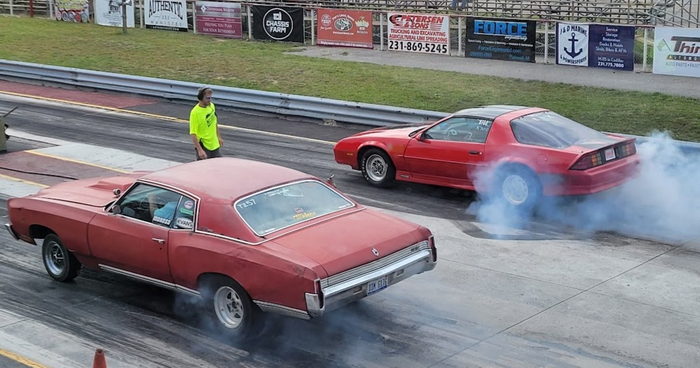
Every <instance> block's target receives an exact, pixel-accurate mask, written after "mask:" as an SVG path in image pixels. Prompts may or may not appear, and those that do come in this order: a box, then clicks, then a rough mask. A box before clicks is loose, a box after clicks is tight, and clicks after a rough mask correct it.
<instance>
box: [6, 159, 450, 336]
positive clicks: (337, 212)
mask: <svg viewBox="0 0 700 368" xmlns="http://www.w3.org/2000/svg"><path fill="white" fill-rule="evenodd" d="M8 211H9V218H10V222H11V223H10V224H7V225H6V227H7V229H8V230H9V231H10V233H11V234H12V235H13V236H14V237H15V238H17V239H21V240H23V241H25V242H28V243H31V244H34V242H35V239H43V245H42V258H43V262H44V266H45V267H46V270H47V271H48V274H49V275H50V276H51V277H52V278H54V279H56V280H58V281H69V280H71V279H73V278H75V277H76V276H77V275H78V272H79V270H80V268H81V265H82V266H85V267H88V268H91V269H99V270H103V271H108V272H114V273H118V274H121V275H125V276H128V277H132V278H135V279H138V280H141V281H144V282H148V283H152V284H155V285H158V286H161V287H165V288H169V289H173V290H177V291H180V292H185V293H189V294H191V295H196V296H200V297H202V299H203V300H204V302H205V303H203V304H204V306H205V308H206V309H205V310H204V311H205V313H207V314H208V315H210V317H211V318H212V319H213V320H214V321H215V322H217V323H216V325H217V326H219V327H220V329H221V330H223V331H225V332H228V333H229V334H230V335H231V336H232V337H238V338H240V337H246V336H248V335H250V334H251V333H253V332H255V331H256V329H258V325H257V321H259V320H260V319H261V318H260V317H261V316H260V313H259V312H260V311H265V312H276V313H281V314H285V315H290V316H294V317H300V318H311V317H317V316H320V315H322V314H323V313H324V312H326V311H329V310H332V309H335V308H337V307H339V306H342V305H344V304H347V303H350V302H352V301H355V300H358V299H360V298H363V297H365V296H367V295H370V294H373V293H376V292H378V291H380V290H382V289H384V288H386V287H388V286H391V285H393V284H395V283H397V282H399V281H401V280H404V279H406V278H408V277H410V276H412V275H415V274H418V273H421V272H424V271H428V270H431V269H433V268H434V267H435V262H436V260H437V258H436V257H437V255H436V251H435V245H434V243H433V237H432V235H431V233H430V231H429V230H428V229H426V228H425V227H422V226H419V225H416V224H412V223H409V222H406V221H403V220H400V219H398V218H395V217H392V216H389V215H387V214H384V213H381V212H378V211H374V210H371V209H368V208H365V207H363V206H361V205H359V204H357V203H355V202H354V201H352V200H351V199H349V198H348V197H346V196H344V195H343V194H342V193H340V192H338V191H337V190H336V189H335V188H334V187H333V186H332V185H329V184H327V183H325V182H323V181H321V180H319V179H317V178H315V177H312V176H309V175H307V174H304V173H301V172H299V171H295V170H291V169H287V168H283V167H280V166H275V165H270V164H265V163H260V162H254V161H248V160H240V159H234V158H217V159H211V160H204V161H198V162H192V163H188V164H182V165H179V166H175V167H172V168H169V169H165V170H162V171H157V172H152V173H134V174H131V175H125V176H119V177H111V178H95V179H85V180H78V181H73V182H66V183H63V184H59V185H55V186H53V187H50V188H47V189H44V190H41V191H40V192H39V193H37V194H35V195H30V196H28V197H23V198H13V199H10V200H9V201H8Z"/></svg>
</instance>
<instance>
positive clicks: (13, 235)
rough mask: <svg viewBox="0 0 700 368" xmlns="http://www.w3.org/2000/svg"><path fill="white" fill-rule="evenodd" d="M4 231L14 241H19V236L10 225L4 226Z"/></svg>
mask: <svg viewBox="0 0 700 368" xmlns="http://www.w3.org/2000/svg"><path fill="white" fill-rule="evenodd" d="M5 229H7V231H8V232H9V233H10V235H12V237H13V238H15V240H20V239H19V235H17V233H16V232H15V229H13V228H12V224H5Z"/></svg>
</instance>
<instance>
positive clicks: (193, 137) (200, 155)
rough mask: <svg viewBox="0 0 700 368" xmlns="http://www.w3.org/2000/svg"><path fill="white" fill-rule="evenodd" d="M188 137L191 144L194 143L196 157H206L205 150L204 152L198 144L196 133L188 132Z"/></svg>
mask: <svg viewBox="0 0 700 368" xmlns="http://www.w3.org/2000/svg"><path fill="white" fill-rule="evenodd" d="M190 137H192V144H193V145H194V149H195V151H197V157H199V158H201V159H205V158H207V154H206V152H204V149H203V148H202V145H201V144H199V138H197V135H196V134H190Z"/></svg>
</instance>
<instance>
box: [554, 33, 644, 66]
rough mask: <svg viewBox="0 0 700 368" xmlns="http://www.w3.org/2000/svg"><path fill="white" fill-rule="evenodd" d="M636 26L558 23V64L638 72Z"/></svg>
mask: <svg viewBox="0 0 700 368" xmlns="http://www.w3.org/2000/svg"><path fill="white" fill-rule="evenodd" d="M634 30H635V29H634V27H633V26H620V25H603V24H579V23H557V58H556V59H557V64H561V65H574V66H590V67H596V68H609V69H618V70H634Z"/></svg>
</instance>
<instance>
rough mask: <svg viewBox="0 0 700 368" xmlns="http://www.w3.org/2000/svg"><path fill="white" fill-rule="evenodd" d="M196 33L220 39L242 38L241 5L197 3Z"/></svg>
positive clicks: (212, 2)
mask: <svg viewBox="0 0 700 368" xmlns="http://www.w3.org/2000/svg"><path fill="white" fill-rule="evenodd" d="M194 16H195V22H194V24H195V32H196V33H201V34H208V35H212V36H218V37H229V38H242V37H243V23H241V4H240V3H224V2H214V1H197V2H195V15H194Z"/></svg>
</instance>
